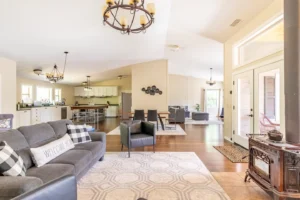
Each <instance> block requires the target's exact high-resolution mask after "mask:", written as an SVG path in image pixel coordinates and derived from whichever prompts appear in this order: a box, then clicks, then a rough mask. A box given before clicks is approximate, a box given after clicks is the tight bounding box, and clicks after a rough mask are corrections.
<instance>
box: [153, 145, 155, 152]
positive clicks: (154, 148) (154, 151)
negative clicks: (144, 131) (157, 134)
mask: <svg viewBox="0 0 300 200" xmlns="http://www.w3.org/2000/svg"><path fill="white" fill-rule="evenodd" d="M153 153H155V144H153Z"/></svg>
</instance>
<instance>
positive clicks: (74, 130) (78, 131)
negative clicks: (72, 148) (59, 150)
mask: <svg viewBox="0 0 300 200" xmlns="http://www.w3.org/2000/svg"><path fill="white" fill-rule="evenodd" d="M67 127H68V134H69V136H70V137H71V139H72V141H73V143H74V144H75V145H76V144H80V143H86V142H91V141H92V140H91V137H90V134H89V133H88V131H87V129H86V126H85V125H70V124H69V125H67Z"/></svg>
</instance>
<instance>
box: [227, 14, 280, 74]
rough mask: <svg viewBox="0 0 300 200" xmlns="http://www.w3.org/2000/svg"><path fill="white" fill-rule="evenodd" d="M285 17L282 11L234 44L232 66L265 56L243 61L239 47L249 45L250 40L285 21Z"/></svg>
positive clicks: (242, 64) (243, 64)
mask: <svg viewBox="0 0 300 200" xmlns="http://www.w3.org/2000/svg"><path fill="white" fill-rule="evenodd" d="M283 19H284V14H283V13H280V14H279V15H276V16H275V17H273V18H271V19H270V20H268V21H267V22H266V23H264V24H262V25H261V26H260V27H258V28H257V29H255V30H254V31H252V32H251V33H250V34H248V35H247V36H245V37H244V38H243V39H241V40H240V41H238V42H237V43H236V44H235V45H233V49H232V53H233V55H232V61H233V65H232V66H233V69H236V68H239V67H242V66H245V65H247V64H250V63H252V62H254V61H257V60H259V59H262V58H264V57H259V58H254V59H252V60H249V61H247V62H243V63H241V58H240V51H239V49H240V48H241V47H242V46H244V45H247V44H248V43H249V42H251V41H253V40H254V39H255V38H257V37H258V36H259V35H261V34H263V33H265V32H266V31H268V30H270V29H271V28H273V27H274V26H276V25H277V24H279V23H281V22H282V21H283ZM278 52H280V51H277V52H274V53H272V54H275V53H278ZM272 54H270V55H272ZM270 55H268V56H270ZM265 57H266V56H265Z"/></svg>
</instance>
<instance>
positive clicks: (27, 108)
mask: <svg viewBox="0 0 300 200" xmlns="http://www.w3.org/2000/svg"><path fill="white" fill-rule="evenodd" d="M68 106H69V105H64V106H60V105H51V106H32V107H26V108H20V109H19V110H17V111H24V110H31V109H32V108H51V107H68Z"/></svg>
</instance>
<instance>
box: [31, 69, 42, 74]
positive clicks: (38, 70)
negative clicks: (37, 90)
mask: <svg viewBox="0 0 300 200" xmlns="http://www.w3.org/2000/svg"><path fill="white" fill-rule="evenodd" d="M33 73H35V74H36V75H38V76H39V75H43V74H42V73H43V71H42V70H41V69H34V70H33Z"/></svg>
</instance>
